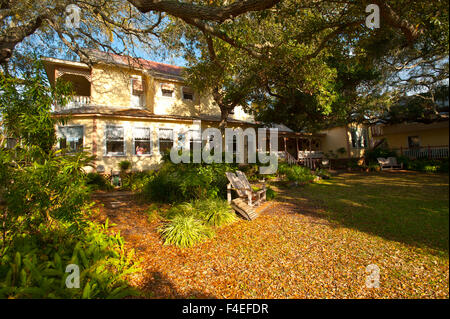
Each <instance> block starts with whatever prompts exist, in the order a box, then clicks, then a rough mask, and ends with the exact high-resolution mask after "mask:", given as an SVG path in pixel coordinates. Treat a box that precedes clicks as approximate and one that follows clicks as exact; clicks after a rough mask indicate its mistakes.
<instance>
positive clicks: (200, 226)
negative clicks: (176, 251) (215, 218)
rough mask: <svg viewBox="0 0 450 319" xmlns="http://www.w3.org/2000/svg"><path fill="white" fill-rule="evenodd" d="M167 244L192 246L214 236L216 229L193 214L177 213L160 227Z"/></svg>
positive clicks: (184, 246)
mask: <svg viewBox="0 0 450 319" xmlns="http://www.w3.org/2000/svg"><path fill="white" fill-rule="evenodd" d="M159 231H160V233H161V234H162V236H163V238H164V244H165V245H170V244H172V245H176V246H179V247H183V248H186V247H192V246H193V245H195V244H196V243H198V242H201V241H203V240H205V239H208V238H211V237H213V236H214V231H213V230H212V229H211V228H210V227H208V226H207V225H205V224H204V223H203V222H202V221H201V220H198V219H196V218H195V216H192V215H176V216H175V217H173V218H172V219H171V220H170V221H168V222H166V223H165V224H164V225H163V226H162V227H161V228H160V229H159Z"/></svg>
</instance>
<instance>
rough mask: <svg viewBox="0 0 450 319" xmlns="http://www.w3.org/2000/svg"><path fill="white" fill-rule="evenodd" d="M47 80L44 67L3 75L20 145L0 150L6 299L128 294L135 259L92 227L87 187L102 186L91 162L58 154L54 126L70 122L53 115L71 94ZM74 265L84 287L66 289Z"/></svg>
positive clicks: (6, 122) (1, 267)
mask: <svg viewBox="0 0 450 319" xmlns="http://www.w3.org/2000/svg"><path fill="white" fill-rule="evenodd" d="M30 68H33V66H32V65H31V66H30ZM43 74H44V70H43V68H42V67H40V68H39V67H37V68H35V69H31V70H27V71H26V72H25V73H23V74H20V75H19V76H23V77H22V78H18V77H15V76H10V75H9V74H4V73H0V84H1V90H2V94H0V106H1V108H0V111H1V113H0V118H2V120H3V127H2V129H4V130H5V133H6V135H8V136H11V137H13V138H15V139H16V140H18V141H19V143H18V144H17V145H16V147H15V148H14V149H13V150H7V149H6V148H4V145H0V198H1V199H2V205H0V209H1V213H0V297H8V298H27V297H38V298H43V297H48V298H69V297H70V298H103V297H122V296H124V295H129V294H130V293H131V292H130V291H128V290H127V287H126V286H127V285H126V283H125V282H124V281H123V276H124V275H126V274H127V273H128V272H131V271H134V269H133V267H132V264H131V259H130V258H131V255H126V254H125V253H124V249H123V241H122V239H121V238H120V237H119V236H111V235H108V234H106V232H105V229H101V228H100V226H99V225H98V224H94V223H92V222H90V221H89V213H90V207H91V206H92V204H91V203H90V201H89V195H90V190H91V186H89V185H87V181H89V180H90V181H91V182H92V181H99V179H98V177H96V176H94V175H90V177H88V178H87V176H86V174H85V172H84V167H86V166H92V157H91V156H89V155H88V154H87V153H82V152H80V153H75V154H67V153H66V150H64V149H63V150H59V151H55V150H54V146H55V143H56V140H57V139H56V134H55V127H56V126H57V125H58V124H61V123H64V121H65V119H62V118H55V117H53V116H51V109H52V106H53V105H54V103H55V101H56V102H57V103H58V104H60V105H64V102H67V100H68V98H70V92H69V91H67V90H66V89H64V88H60V84H59V83H57V85H56V86H55V87H50V86H48V84H47V83H46V82H45V80H44V78H43ZM99 183H100V184H102V183H103V182H99ZM70 263H74V264H77V265H78V266H79V267H80V270H81V272H80V275H81V276H80V277H81V278H80V279H81V282H80V284H82V285H83V287H80V288H79V289H77V288H74V289H69V288H66V287H65V285H64V284H65V278H66V276H67V275H68V273H66V272H65V269H66V268H65V267H66V266H67V265H68V264H70Z"/></svg>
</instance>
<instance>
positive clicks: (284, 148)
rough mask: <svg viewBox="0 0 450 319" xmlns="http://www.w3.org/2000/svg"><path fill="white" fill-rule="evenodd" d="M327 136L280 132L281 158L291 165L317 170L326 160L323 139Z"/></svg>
mask: <svg viewBox="0 0 450 319" xmlns="http://www.w3.org/2000/svg"><path fill="white" fill-rule="evenodd" d="M323 137H325V134H321V133H318V134H312V133H295V132H285V131H281V132H280V131H279V132H278V145H279V149H280V152H279V156H280V157H281V158H284V159H286V161H287V162H288V163H289V164H290V165H297V164H298V165H303V166H306V167H309V168H310V169H316V168H317V167H319V166H320V164H321V162H322V160H323V159H324V154H323V151H322V150H321V139H322V138H323Z"/></svg>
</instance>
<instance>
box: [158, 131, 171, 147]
mask: <svg viewBox="0 0 450 319" xmlns="http://www.w3.org/2000/svg"><path fill="white" fill-rule="evenodd" d="M158 141H159V152H160V153H164V152H166V151H170V150H171V149H172V147H173V130H172V129H166V128H160V129H159V134H158Z"/></svg>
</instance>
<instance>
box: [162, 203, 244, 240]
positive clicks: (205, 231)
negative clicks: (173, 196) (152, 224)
mask: <svg viewBox="0 0 450 319" xmlns="http://www.w3.org/2000/svg"><path fill="white" fill-rule="evenodd" d="M163 216H164V218H165V219H166V223H165V224H164V226H163V227H162V228H161V229H160V231H161V234H162V236H163V238H164V241H165V243H166V244H174V245H177V246H180V247H191V246H193V245H194V244H196V243H197V242H200V241H203V240H205V239H207V238H210V237H212V236H213V235H214V230H213V227H220V226H223V225H227V224H230V223H233V222H234V221H236V219H237V218H236V214H235V213H234V211H233V210H232V209H231V207H230V205H229V204H228V203H227V202H226V201H224V200H221V199H202V200H196V201H193V202H185V203H181V204H178V205H175V206H173V207H171V208H170V209H169V210H168V211H167V212H165V213H164V215H163Z"/></svg>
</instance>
